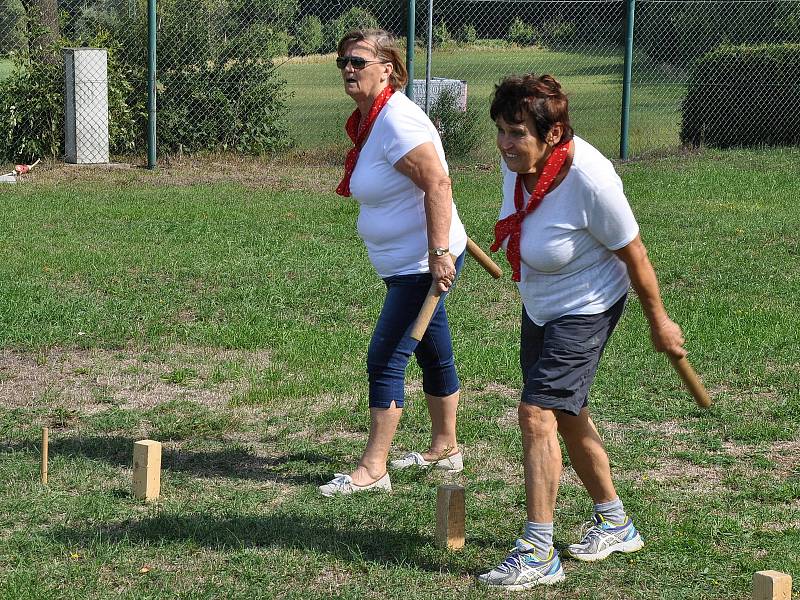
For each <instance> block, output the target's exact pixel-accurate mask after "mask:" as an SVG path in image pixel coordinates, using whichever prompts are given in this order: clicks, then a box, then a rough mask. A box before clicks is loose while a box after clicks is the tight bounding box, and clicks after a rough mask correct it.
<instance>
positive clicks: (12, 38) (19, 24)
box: [0, 0, 25, 56]
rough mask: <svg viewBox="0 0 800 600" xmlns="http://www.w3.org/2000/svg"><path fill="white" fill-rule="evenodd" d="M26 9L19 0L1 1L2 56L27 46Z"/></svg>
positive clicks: (0, 47) (0, 35)
mask: <svg viewBox="0 0 800 600" xmlns="http://www.w3.org/2000/svg"><path fill="white" fill-rule="evenodd" d="M24 17H25V9H24V8H22V3H21V2H20V1H19V0H0V56H2V55H4V54H8V53H9V52H12V51H14V50H19V49H20V48H22V46H23V45H24V44H25V19H24Z"/></svg>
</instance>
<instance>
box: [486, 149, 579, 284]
mask: <svg viewBox="0 0 800 600" xmlns="http://www.w3.org/2000/svg"><path fill="white" fill-rule="evenodd" d="M568 155H569V142H568V141H567V142H562V143H560V144H558V145H557V146H555V147H554V148H553V151H552V152H551V153H550V156H548V157H547V162H546V163H545V165H544V168H543V169H542V172H541V174H540V175H539V179H538V180H537V181H536V187H535V188H534V190H533V193H532V194H531V197H530V200H529V201H528V206H525V207H523V202H524V200H523V197H522V186H523V181H522V175H521V174H517V182H516V185H515V186H514V207H515V208H516V209H517V211H516V212H515V213H512V214H510V215H509V216H507V217H506V218H505V219H501V220H499V221H498V222H497V223H495V225H494V244H492V247H491V250H492V252H497V251H498V250H499V249H500V246H501V245H502V244H503V240H505V239H506V238H508V245H507V246H506V258H507V259H508V262H509V264H510V265H511V271H512V274H511V279H513V280H514V281H519V279H520V250H519V243H520V239H521V238H522V221H523V220H524V219H525V217H527V216H528V215H529V214H531V213H532V212H533V211H535V210H536V209H537V208H538V206H539V205H540V204H541V203H542V200H543V199H544V196H545V194H547V192H548V191H550V188H551V187H552V186H553V181H554V180H555V178H556V177H557V176H558V173H559V172H560V171H561V167H563V166H564V162H565V161H566V160H567V156H568Z"/></svg>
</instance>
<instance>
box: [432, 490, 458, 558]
mask: <svg viewBox="0 0 800 600" xmlns="http://www.w3.org/2000/svg"><path fill="white" fill-rule="evenodd" d="M434 542H435V543H436V546H437V547H439V548H449V549H450V550H458V549H459V548H463V547H464V488H463V487H461V486H460V485H440V486H439V487H438V489H437V490H436V536H435V538H434Z"/></svg>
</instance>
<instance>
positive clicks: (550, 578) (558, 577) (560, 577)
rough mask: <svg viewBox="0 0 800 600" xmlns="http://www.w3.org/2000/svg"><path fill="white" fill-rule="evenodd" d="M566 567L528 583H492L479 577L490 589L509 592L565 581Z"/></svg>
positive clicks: (480, 581)
mask: <svg viewBox="0 0 800 600" xmlns="http://www.w3.org/2000/svg"><path fill="white" fill-rule="evenodd" d="M564 579H565V576H564V569H559V570H558V571H557V572H556V573H553V574H552V575H545V576H544V577H540V578H539V579H535V580H534V581H529V582H528V583H519V584H514V585H494V584H491V583H486V582H485V581H482V580H481V579H480V578H478V582H479V583H480V584H481V585H483V586H485V587H486V588H488V589H492V590H498V591H500V590H507V591H509V592H521V591H523V590H529V589H531V588H533V587H536V586H537V585H555V584H556V583H559V582H561V581H564Z"/></svg>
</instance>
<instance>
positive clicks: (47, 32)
mask: <svg viewBox="0 0 800 600" xmlns="http://www.w3.org/2000/svg"><path fill="white" fill-rule="evenodd" d="M22 6H23V8H24V9H25V13H26V14H27V16H28V49H29V51H30V54H31V56H36V57H37V58H38V59H39V60H43V61H45V62H47V63H50V64H56V63H57V62H58V61H59V60H60V56H59V55H58V53H57V50H56V49H57V48H58V40H59V38H60V35H61V33H60V30H59V27H58V0H24V1H23V3H22Z"/></svg>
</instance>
